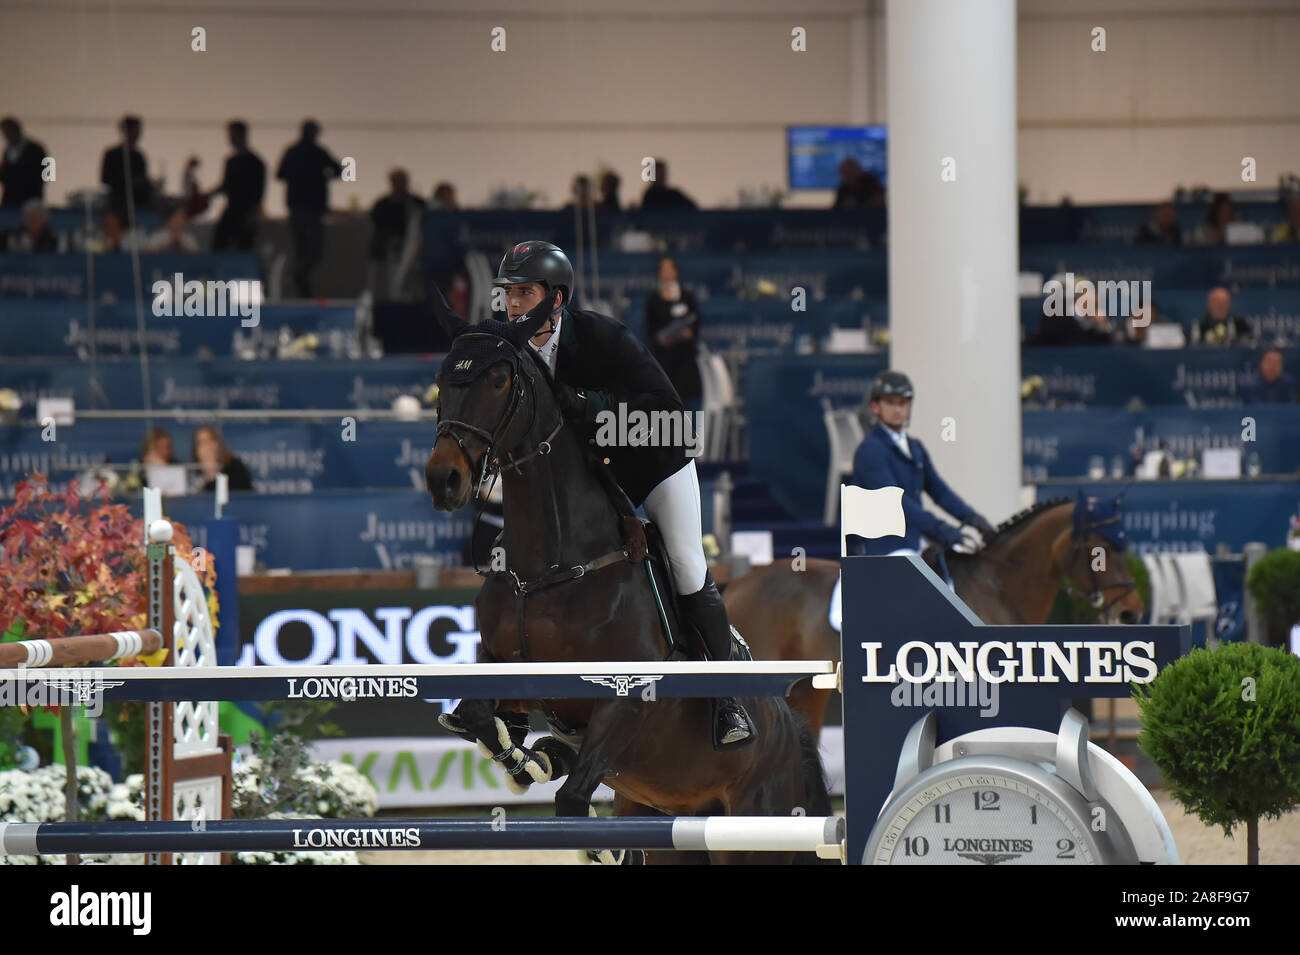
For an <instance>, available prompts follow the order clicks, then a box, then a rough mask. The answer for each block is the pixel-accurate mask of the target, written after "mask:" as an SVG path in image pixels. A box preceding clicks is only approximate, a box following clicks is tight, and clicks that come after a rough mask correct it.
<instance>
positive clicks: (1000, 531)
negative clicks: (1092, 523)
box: [945, 497, 1074, 563]
mask: <svg viewBox="0 0 1300 955" xmlns="http://www.w3.org/2000/svg"><path fill="white" fill-rule="evenodd" d="M1073 500H1074V499H1073V498H1069V497H1053V498H1049V499H1048V500H1046V501H1039V502H1038V503H1037V504H1032V505H1030V506H1029V507H1027V508H1025V509H1024V510H1023V511H1018V512H1016V513H1015V514H1012V515H1011V516H1010V517H1008V518H1007V519H1006V520H1005V521H1003V522H1002V523H1001V524H999V525H998V526H997V527H996V528H995V529H994V531H995V532H994V534H993V536H992V537H988V538H985V540H984V547H985V549H988V548H989V547H992V546H993V544H994V543H995V542H996V541H1001V540H1005V539H1006V538H1007V537H1009V536H1010V535H1012V534H1015V533H1017V532H1018V531H1020V530H1022V529H1023V527H1024V525H1025V524H1027V523H1028V522H1029V521H1031V520H1033V519H1034V518H1035V517H1038V516H1039V515H1040V514H1042V513H1043V512H1044V511H1050V510H1051V509H1052V508H1054V507H1060V506H1061V505H1062V504H1070V503H1073ZM945 556H946V557H947V560H948V561H949V563H952V562H953V561H954V559H955V560H956V561H957V562H961V561H964V560H968V559H970V558H972V557H978V556H979V555H978V554H957V553H953V552H951V551H950V552H948V554H947V555H945Z"/></svg>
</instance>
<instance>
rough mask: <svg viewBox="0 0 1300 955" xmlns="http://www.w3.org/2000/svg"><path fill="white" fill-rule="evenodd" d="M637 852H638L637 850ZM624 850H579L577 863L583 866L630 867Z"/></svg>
mask: <svg viewBox="0 0 1300 955" xmlns="http://www.w3.org/2000/svg"><path fill="white" fill-rule="evenodd" d="M638 851H639V850H638ZM627 855H628V853H627V851H626V850H624V849H579V850H578V861H579V862H580V863H582V864H583V865H589V864H593V863H594V864H595V865H631V864H633V863H629V862H627V861H625V860H626V857H627Z"/></svg>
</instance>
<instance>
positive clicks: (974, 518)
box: [966, 513, 997, 540]
mask: <svg viewBox="0 0 1300 955" xmlns="http://www.w3.org/2000/svg"><path fill="white" fill-rule="evenodd" d="M966 523H967V524H969V525H970V526H971V527H973V528H975V529H976V530H977V531H979V532H980V535H981V536H982V537H983V538H984V539H985V540H988V539H989V538H990V537H992V536H993V535H994V534H996V533H997V529H996V528H995V527H994V526H993V525H992V524H990V523H989V522H988V521H987V520H985V519H984V518H983V517H982V516H981V515H979V514H974V513H972V514H971V516H970V517H968V518H967V519H966Z"/></svg>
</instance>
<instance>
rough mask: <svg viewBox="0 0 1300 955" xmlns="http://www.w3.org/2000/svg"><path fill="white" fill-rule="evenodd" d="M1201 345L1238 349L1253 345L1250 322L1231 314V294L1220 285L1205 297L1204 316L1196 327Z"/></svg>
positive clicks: (1253, 333) (1253, 332)
mask: <svg viewBox="0 0 1300 955" xmlns="http://www.w3.org/2000/svg"><path fill="white" fill-rule="evenodd" d="M1197 337H1198V338H1199V340H1200V343H1201V344H1202V345H1216V346H1222V347H1225V348H1240V347H1242V346H1249V345H1253V344H1254V339H1255V330H1254V329H1253V328H1251V326H1250V322H1248V321H1246V320H1245V319H1244V318H1240V317H1238V316H1236V315H1233V314H1232V293H1231V292H1229V291H1228V290H1227V289H1226V288H1224V287H1223V286H1222V285H1219V286H1216V287H1215V288H1212V289H1210V294H1208V295H1207V296H1205V315H1204V316H1203V317H1202V318H1201V322H1200V324H1199V325H1198V326H1197Z"/></svg>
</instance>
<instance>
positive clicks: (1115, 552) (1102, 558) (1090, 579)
mask: <svg viewBox="0 0 1300 955" xmlns="http://www.w3.org/2000/svg"><path fill="white" fill-rule="evenodd" d="M1122 503H1123V495H1122V494H1120V495H1117V496H1115V497H1114V498H1095V497H1085V496H1084V494H1083V491H1082V490H1081V491H1079V497H1078V500H1077V501H1076V502H1075V505H1074V526H1073V529H1072V532H1071V534H1070V536H1069V538H1068V539H1065V538H1063V539H1062V540H1061V542H1060V544H1059V548H1060V552H1059V553H1058V554H1057V560H1058V564H1059V566H1060V567H1062V568H1064V570H1065V575H1066V576H1067V577H1068V578H1069V579H1070V581H1071V583H1072V585H1073V588H1074V589H1075V591H1076V592H1077V593H1080V594H1082V595H1083V596H1085V597H1087V599H1088V602H1089V603H1091V604H1092V606H1093V607H1095V608H1097V611H1098V613H1099V614H1100V616H1101V618H1102V620H1103V621H1104V622H1106V623H1137V621H1138V620H1139V619H1140V618H1141V616H1142V611H1143V609H1144V606H1143V603H1142V595H1141V594H1139V593H1138V589H1137V581H1136V580H1134V579H1133V575H1132V574H1131V573H1130V572H1129V566H1128V534H1127V533H1125V531H1124V519H1123V515H1122V514H1121V513H1120V507H1121V505H1122Z"/></svg>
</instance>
